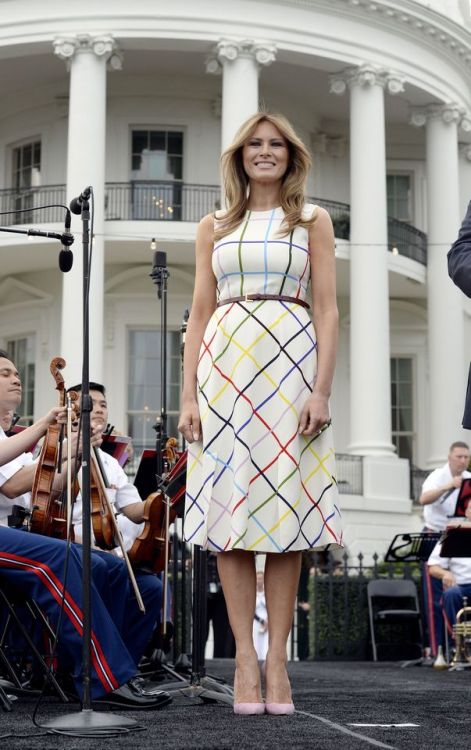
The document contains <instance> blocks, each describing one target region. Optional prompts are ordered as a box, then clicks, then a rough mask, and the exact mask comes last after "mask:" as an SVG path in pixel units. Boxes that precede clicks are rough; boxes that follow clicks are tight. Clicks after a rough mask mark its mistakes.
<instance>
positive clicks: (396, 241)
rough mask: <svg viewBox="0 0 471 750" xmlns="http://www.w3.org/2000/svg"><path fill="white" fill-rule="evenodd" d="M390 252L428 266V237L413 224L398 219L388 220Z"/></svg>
mask: <svg viewBox="0 0 471 750" xmlns="http://www.w3.org/2000/svg"><path fill="white" fill-rule="evenodd" d="M388 242H389V248H388V249H389V250H390V252H392V253H395V254H397V255H403V256H405V257H406V258H411V260H416V261H417V262H418V263H421V264H422V265H423V266H426V265H427V235H426V234H424V232H421V231H420V229H416V228H415V227H413V226H412V225H411V224H407V223H406V222H405V221H399V220H398V219H393V218H391V217H390V218H389V219H388Z"/></svg>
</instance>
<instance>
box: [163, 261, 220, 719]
mask: <svg viewBox="0 0 471 750" xmlns="http://www.w3.org/2000/svg"><path fill="white" fill-rule="evenodd" d="M166 264H167V256H166V253H164V252H160V251H156V252H155V253H154V266H153V268H152V272H151V274H150V276H151V278H152V280H153V281H154V283H155V284H156V285H157V295H158V297H159V299H160V300H161V340H162V349H161V360H162V361H161V366H162V377H161V381H162V412H161V420H160V421H161V424H162V425H163V426H164V427H165V426H166V417H167V415H166V411H165V404H166V390H167V356H166V352H167V348H166V340H167V279H168V271H167V268H166ZM185 331H186V325H185ZM182 333H184V332H183V328H182ZM182 352H183V349H182ZM157 452H158V451H157ZM182 542H183V546H184V544H185V542H184V540H182ZM206 558H207V553H206V552H205V551H203V550H202V549H201V547H199V546H198V545H194V547H193V596H192V621H193V630H192V652H191V672H190V679H189V684H188V681H186V683H187V687H179V688H178V687H176V688H175V689H176V690H178V692H179V694H180V695H184V696H186V697H189V698H200V699H201V700H202V701H203V703H218V702H219V703H225V704H227V705H232V704H233V691H232V688H231V687H229V686H228V685H226V684H225V683H224V682H223V681H222V680H218V679H217V678H213V677H210V676H206V669H205V663H204V650H205V642H206V617H207V607H206V597H207V582H206V580H207V577H206ZM176 583H177V582H176V581H174V586H176ZM166 689H167V690H169V692H172V689H171V688H170V689H169V688H167V687H166Z"/></svg>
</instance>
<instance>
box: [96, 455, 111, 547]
mask: <svg viewBox="0 0 471 750" xmlns="http://www.w3.org/2000/svg"><path fill="white" fill-rule="evenodd" d="M90 458H91V466H90V514H91V519H92V529H93V536H94V537H95V542H96V544H97V546H98V547H100V548H101V549H105V550H111V549H114V548H115V547H116V540H115V534H114V525H113V519H112V518H111V516H112V515H114V514H113V510H112V508H111V506H110V503H109V501H108V496H107V494H106V489H107V488H108V487H109V486H110V483H109V482H108V478H107V476H106V474H105V470H104V468H103V465H102V463H101V460H100V456H99V454H98V451H97V450H96V448H95V447H94V448H92V451H91V454H90Z"/></svg>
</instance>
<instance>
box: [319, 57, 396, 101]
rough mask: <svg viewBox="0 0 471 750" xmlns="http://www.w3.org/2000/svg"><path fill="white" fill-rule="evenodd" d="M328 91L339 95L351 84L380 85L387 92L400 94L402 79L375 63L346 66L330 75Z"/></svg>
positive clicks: (363, 85) (364, 86)
mask: <svg viewBox="0 0 471 750" xmlns="http://www.w3.org/2000/svg"><path fill="white" fill-rule="evenodd" d="M329 80H330V93H331V94H337V95H338V96H341V95H342V94H344V93H345V91H346V90H347V88H351V87H352V86H362V87H363V88H369V87H370V86H381V87H382V88H384V89H386V91H387V92H388V93H389V94H393V95H394V94H400V93H401V92H403V91H404V79H403V78H402V76H400V75H399V74H398V73H395V72H393V71H390V70H386V69H385V68H379V67H377V66H375V65H370V64H365V65H359V66H356V67H352V68H346V69H345V70H343V71H341V72H340V73H334V75H331V76H330V79H329Z"/></svg>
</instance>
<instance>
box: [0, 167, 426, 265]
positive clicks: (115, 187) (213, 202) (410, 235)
mask: <svg viewBox="0 0 471 750" xmlns="http://www.w3.org/2000/svg"><path fill="white" fill-rule="evenodd" d="M65 192H66V190H65V185H45V186H43V187H36V188H28V189H27V190H21V191H18V190H16V189H14V188H9V189H6V190H0V211H13V212H14V213H13V214H10V215H9V216H3V217H1V216H0V219H1V223H2V224H3V225H4V226H5V225H7V226H8V225H9V224H23V223H27V224H28V223H38V222H39V223H46V222H56V221H58V222H61V221H62V220H63V212H62V211H61V209H58V208H49V209H47V210H45V211H39V210H38V209H37V207H38V206H40V205H50V204H53V203H64V202H65ZM308 200H309V201H310V202H311V203H316V204H318V205H319V206H323V207H324V208H326V209H327V210H328V211H329V213H330V216H331V218H332V222H333V225H334V231H335V236H336V237H337V239H344V240H348V239H349V238H350V206H349V205H348V203H339V202H338V201H331V200H326V199H324V198H309V199H308ZM220 205H221V188H220V187H219V185H194V184H190V183H186V182H169V181H162V180H153V181H150V180H148V181H147V180H135V181H131V182H107V183H106V187H105V218H106V219H107V220H108V221H111V220H114V221H192V222H196V221H199V220H200V219H201V218H202V217H203V216H204V215H205V214H207V213H211V212H212V211H215V210H216V209H218V208H220ZM25 208H28V209H31V213H28V214H24V213H23V214H22V213H19V209H25ZM388 248H389V251H390V252H393V253H397V254H398V255H402V256H405V257H407V258H411V259H412V260H416V261H417V262H418V263H421V264H422V265H427V236H426V235H425V234H424V233H423V232H421V231H420V230H419V229H416V228H415V227H413V226H411V224H407V223H406V222H404V221H398V219H393V218H389V219H388Z"/></svg>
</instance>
